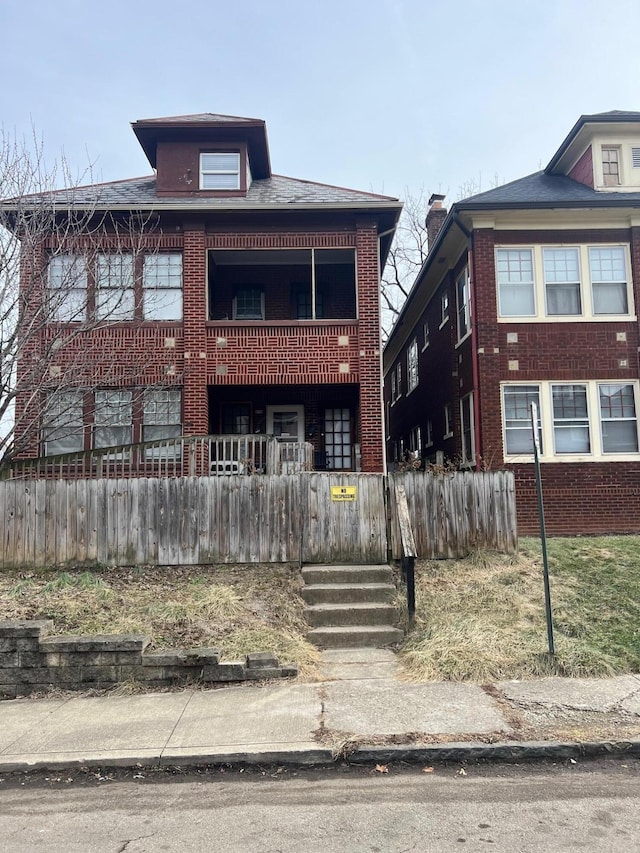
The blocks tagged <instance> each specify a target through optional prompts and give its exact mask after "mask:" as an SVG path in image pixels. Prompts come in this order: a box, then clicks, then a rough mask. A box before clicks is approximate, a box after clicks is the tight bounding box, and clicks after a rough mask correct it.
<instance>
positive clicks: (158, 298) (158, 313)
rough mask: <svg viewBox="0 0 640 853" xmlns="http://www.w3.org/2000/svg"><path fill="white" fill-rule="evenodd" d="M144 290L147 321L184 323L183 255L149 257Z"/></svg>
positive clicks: (144, 266)
mask: <svg viewBox="0 0 640 853" xmlns="http://www.w3.org/2000/svg"><path fill="white" fill-rule="evenodd" d="M142 287H143V291H144V293H143V306H144V307H143V311H144V319H145V320H181V319H182V255H180V254H165V253H162V254H158V255H146V256H145V258H144V264H143V270H142Z"/></svg>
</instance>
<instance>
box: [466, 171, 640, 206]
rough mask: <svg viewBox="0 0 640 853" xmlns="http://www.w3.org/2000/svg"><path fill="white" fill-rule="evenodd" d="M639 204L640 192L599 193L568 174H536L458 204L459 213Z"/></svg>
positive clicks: (470, 197)
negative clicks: (500, 209)
mask: <svg viewBox="0 0 640 853" xmlns="http://www.w3.org/2000/svg"><path fill="white" fill-rule="evenodd" d="M638 203H640V192H632V193H616V192H596V190H593V189H591V187H588V186H586V184H581V183H580V182H579V181H574V180H573V179H572V178H568V177H566V176H565V175H548V174H546V173H545V172H534V174H533V175H527V176H526V177H525V178H519V179H518V180H517V181H511V182H510V183H508V184H504V186H501V187H496V188H495V189H493V190H488V191H487V192H484V193H478V194H477V195H472V196H469V198H465V199H462V201H459V202H456V205H455V207H456V208H457V209H458V210H474V209H476V208H487V209H489V208H510V207H514V208H516V207H549V206H556V207H586V206H589V207H618V206H622V207H624V206H628V205H636V204H638Z"/></svg>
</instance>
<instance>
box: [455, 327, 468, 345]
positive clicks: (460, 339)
mask: <svg viewBox="0 0 640 853" xmlns="http://www.w3.org/2000/svg"><path fill="white" fill-rule="evenodd" d="M470 337H471V329H469V331H468V332H467V333H466V334H465V335H464V337H462V338H458V342H457V343H456V346H455V348H456V349H458V347H459V346H461V345H462V344H463V343H464V342H465V341H466V340H467V338H470Z"/></svg>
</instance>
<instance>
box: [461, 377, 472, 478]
mask: <svg viewBox="0 0 640 853" xmlns="http://www.w3.org/2000/svg"><path fill="white" fill-rule="evenodd" d="M460 428H461V431H462V435H461V438H462V463H463V465H472V464H474V463H475V461H476V451H475V436H474V428H473V393H471V394H467V396H466V397H463V398H462V400H460Z"/></svg>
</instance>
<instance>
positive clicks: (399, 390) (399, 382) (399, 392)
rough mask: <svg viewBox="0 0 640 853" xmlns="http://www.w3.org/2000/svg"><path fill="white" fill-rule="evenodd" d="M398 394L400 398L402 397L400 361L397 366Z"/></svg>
mask: <svg viewBox="0 0 640 853" xmlns="http://www.w3.org/2000/svg"><path fill="white" fill-rule="evenodd" d="M396 393H397V395H398V397H402V362H401V361H399V362H398V364H397V365H396Z"/></svg>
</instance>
